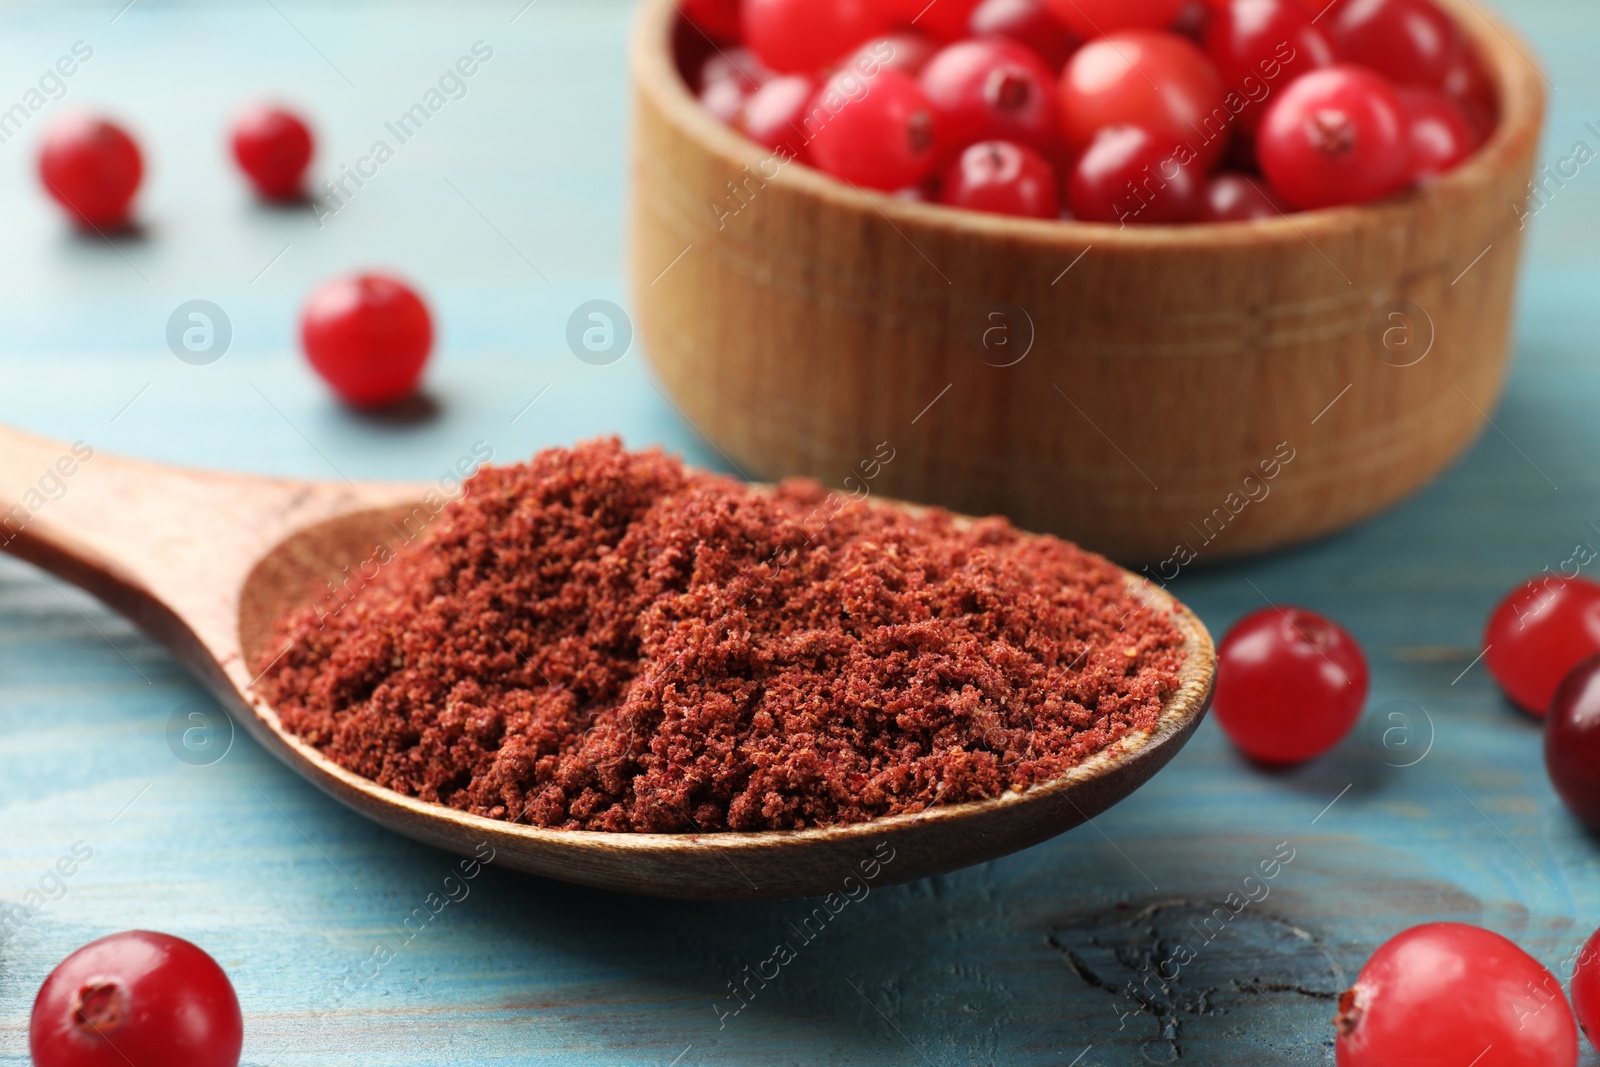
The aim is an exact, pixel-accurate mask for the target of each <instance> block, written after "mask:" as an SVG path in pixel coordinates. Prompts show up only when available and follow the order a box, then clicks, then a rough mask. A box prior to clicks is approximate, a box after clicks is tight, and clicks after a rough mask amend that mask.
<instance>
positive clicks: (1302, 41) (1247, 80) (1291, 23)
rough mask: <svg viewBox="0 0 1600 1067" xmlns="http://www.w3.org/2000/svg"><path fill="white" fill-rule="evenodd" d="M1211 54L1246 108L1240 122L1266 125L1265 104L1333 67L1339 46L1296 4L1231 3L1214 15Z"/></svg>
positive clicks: (1208, 42) (1274, 0) (1208, 40)
mask: <svg viewBox="0 0 1600 1067" xmlns="http://www.w3.org/2000/svg"><path fill="white" fill-rule="evenodd" d="M1205 48H1206V55H1207V56H1209V57H1210V59H1211V62H1212V63H1214V64H1215V65H1216V68H1217V73H1218V74H1219V75H1221V76H1222V82H1223V84H1224V85H1226V86H1227V87H1228V89H1229V90H1230V91H1231V92H1234V93H1236V94H1238V95H1237V99H1238V100H1239V101H1240V102H1241V103H1243V107H1242V108H1241V109H1240V110H1239V113H1238V122H1239V123H1240V125H1242V126H1243V127H1244V128H1245V129H1246V130H1249V131H1252V132H1253V131H1254V130H1255V129H1256V128H1257V127H1258V126H1260V125H1261V115H1262V113H1263V111H1265V107H1264V102H1265V101H1266V100H1268V99H1270V97H1271V95H1272V94H1273V93H1276V92H1279V91H1281V90H1283V89H1284V88H1286V87H1288V86H1289V85H1290V84H1292V83H1293V82H1294V80H1295V79H1296V78H1298V77H1300V75H1302V74H1305V73H1307V72H1308V71H1313V70H1320V69H1321V68H1323V67H1327V66H1332V65H1333V46H1332V45H1331V44H1329V43H1328V37H1327V34H1325V33H1323V32H1322V30H1321V29H1319V28H1318V27H1317V26H1316V25H1315V24H1314V23H1313V22H1312V21H1311V16H1310V15H1307V14H1306V13H1305V11H1304V9H1302V8H1300V7H1299V6H1297V5H1296V3H1295V2H1294V0H1228V2H1227V3H1224V4H1222V5H1220V6H1219V7H1218V8H1217V9H1216V11H1215V12H1214V13H1213V15H1212V18H1211V21H1210V24H1209V26H1208V27H1207V29H1206V35H1205Z"/></svg>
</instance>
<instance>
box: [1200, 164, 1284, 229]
mask: <svg viewBox="0 0 1600 1067" xmlns="http://www.w3.org/2000/svg"><path fill="white" fill-rule="evenodd" d="M1285 210H1286V209H1285V208H1284V206H1283V205H1282V204H1280V203H1279V202H1278V200H1277V198H1276V197H1274V196H1273V195H1272V192H1271V190H1269V189H1268V188H1266V179H1264V178H1256V177H1251V176H1250V175H1248V174H1231V173H1229V174H1218V175H1216V176H1215V177H1213V178H1212V179H1211V180H1210V181H1209V182H1207V183H1206V191H1205V206H1204V208H1202V209H1201V212H1200V221H1201V222H1249V221H1251V220H1253V219H1275V218H1279V217H1280V216H1282V215H1283V214H1284V212H1285Z"/></svg>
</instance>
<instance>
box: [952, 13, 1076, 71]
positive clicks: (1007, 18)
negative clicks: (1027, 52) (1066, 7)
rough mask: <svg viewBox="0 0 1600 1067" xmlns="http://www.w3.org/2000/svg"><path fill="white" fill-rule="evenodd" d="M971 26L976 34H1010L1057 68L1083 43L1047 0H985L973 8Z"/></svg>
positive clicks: (971, 29) (995, 35)
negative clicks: (1053, 12) (1057, 18)
mask: <svg viewBox="0 0 1600 1067" xmlns="http://www.w3.org/2000/svg"><path fill="white" fill-rule="evenodd" d="M968 30H969V31H970V32H971V34H972V36H974V37H1008V38H1010V39H1011V40H1013V41H1016V42H1017V43H1018V44H1020V45H1023V46H1025V47H1027V48H1029V49H1032V51H1033V53H1034V54H1035V55H1037V56H1038V57H1039V58H1040V59H1042V60H1044V61H1045V63H1047V64H1049V66H1050V69H1051V70H1055V71H1059V70H1060V69H1061V67H1062V65H1063V64H1065V63H1066V61H1067V57H1068V56H1070V55H1072V53H1073V50H1074V49H1076V48H1077V47H1078V44H1079V43H1080V42H1079V41H1078V39H1077V38H1076V37H1074V36H1073V35H1072V34H1071V33H1070V32H1069V31H1068V30H1067V28H1066V27H1065V26H1063V25H1061V23H1060V22H1057V21H1056V18H1055V16H1054V15H1052V14H1050V8H1049V7H1048V6H1046V4H1045V2H1044V0H983V3H981V4H979V5H978V6H977V8H975V9H974V10H973V12H972V19H971V21H970V22H969V23H968Z"/></svg>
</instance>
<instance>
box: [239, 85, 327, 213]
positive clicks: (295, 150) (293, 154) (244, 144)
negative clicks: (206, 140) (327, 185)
mask: <svg viewBox="0 0 1600 1067" xmlns="http://www.w3.org/2000/svg"><path fill="white" fill-rule="evenodd" d="M311 152H312V144H311V129H310V127H308V126H307V125H306V124H305V122H304V121H302V120H301V119H300V117H299V116H298V115H296V114H294V112H292V111H286V110H284V109H283V108H281V107H271V106H266V105H260V106H256V107H252V108H250V109H248V110H247V111H245V112H244V113H243V114H241V115H240V116H239V117H238V118H237V119H235V120H234V123H233V158H234V159H235V160H236V161H237V162H238V164H239V168H240V169H241V170H243V171H244V172H245V175H246V176H247V177H248V178H249V179H250V182H251V184H252V185H254V186H255V187H256V192H257V193H259V194H261V196H263V197H265V198H266V199H268V200H293V199H295V198H296V197H299V196H300V195H301V194H302V192H303V186H302V182H303V181H304V179H305V173H306V167H307V166H308V165H309V164H310V163H311Z"/></svg>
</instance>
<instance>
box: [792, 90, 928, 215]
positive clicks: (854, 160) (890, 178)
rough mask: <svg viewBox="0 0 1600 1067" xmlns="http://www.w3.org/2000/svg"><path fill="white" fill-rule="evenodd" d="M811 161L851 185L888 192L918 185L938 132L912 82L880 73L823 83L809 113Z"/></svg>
mask: <svg viewBox="0 0 1600 1067" xmlns="http://www.w3.org/2000/svg"><path fill="white" fill-rule="evenodd" d="M808 110H809V115H810V116H811V122H812V124H813V126H814V127H815V128H813V129H812V130H811V161H812V162H813V163H815V164H816V165H817V166H818V167H820V168H821V169H822V170H825V171H827V172H828V173H829V174H832V175H834V176H835V177H838V178H843V179H844V180H845V181H848V182H851V183H854V184H856V185H861V186H866V187H868V188H872V189H882V190H886V191H893V190H895V189H903V188H905V187H906V186H909V185H916V184H918V183H919V182H921V181H922V180H923V179H924V178H926V177H927V176H928V174H929V173H930V172H931V171H932V170H933V167H934V164H935V162H936V161H937V159H938V155H937V149H938V126H937V123H936V120H935V118H934V114H933V108H932V106H931V105H930V104H929V103H928V97H927V95H926V94H924V93H923V91H922V89H921V87H919V86H918V85H917V81H916V79H915V78H913V77H911V76H910V75H909V74H904V73H902V72H901V71H898V70H882V71H879V72H878V73H877V74H876V75H874V76H873V77H872V78H871V79H863V78H861V77H860V76H859V75H857V74H855V73H854V72H853V71H841V72H840V73H838V74H835V75H834V76H833V77H832V78H829V79H828V81H827V83H826V84H825V85H823V87H822V89H821V91H819V92H818V94H817V97H816V99H815V100H813V101H812V103H811V105H810V107H809V109H808Z"/></svg>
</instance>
